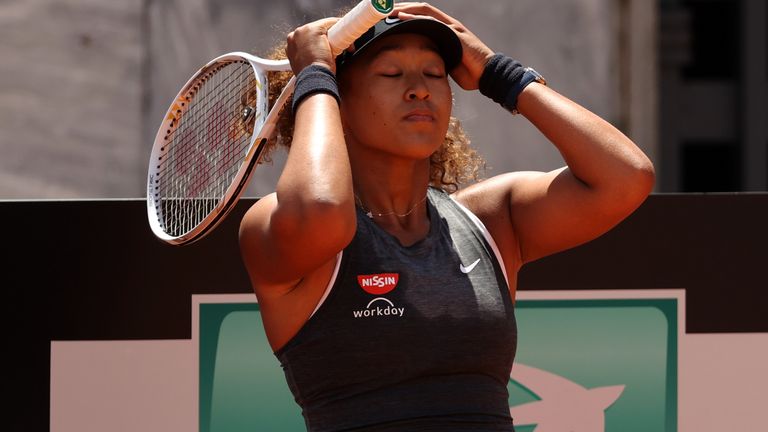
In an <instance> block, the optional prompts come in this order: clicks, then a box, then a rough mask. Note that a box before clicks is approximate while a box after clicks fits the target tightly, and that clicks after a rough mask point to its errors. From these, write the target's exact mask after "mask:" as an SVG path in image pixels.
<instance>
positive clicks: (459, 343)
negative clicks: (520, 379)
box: [275, 188, 517, 431]
mask: <svg viewBox="0 0 768 432" xmlns="http://www.w3.org/2000/svg"><path fill="white" fill-rule="evenodd" d="M428 196H429V199H428V200H427V211H428V215H429V218H430V230H429V233H428V234H427V236H426V237H425V238H424V239H423V240H421V241H419V242H418V243H415V244H413V245H411V246H408V247H403V246H402V245H401V244H400V243H399V241H398V240H397V239H396V238H395V237H393V236H392V235H390V234H389V233H387V232H386V231H384V230H382V229H381V228H379V227H378V226H377V225H376V224H374V223H373V221H372V220H370V219H369V218H368V217H366V216H365V215H364V214H363V213H362V212H361V211H358V218H357V233H356V234H355V237H354V239H353V240H352V242H351V243H350V245H349V246H348V247H347V248H346V249H345V250H344V251H343V253H342V257H341V262H340V264H339V266H338V270H337V273H336V275H335V279H334V281H333V282H332V285H331V288H330V291H329V292H327V293H326V294H327V296H326V297H325V298H324V300H323V301H322V303H321V305H320V306H319V307H318V309H317V310H316V311H315V313H314V314H313V315H312V317H311V318H310V319H309V320H308V321H307V322H306V324H305V325H304V326H303V327H302V328H301V330H300V331H299V332H298V333H297V334H296V335H295V336H294V337H293V338H292V339H291V340H290V341H289V342H288V343H287V344H286V345H285V346H284V347H283V348H281V349H280V350H278V351H277V352H275V355H276V356H277V358H278V359H279V360H280V363H281V365H282V367H283V369H284V372H285V376H286V379H287V381H288V386H289V387H290V389H291V391H292V392H293V395H294V397H295V398H296V402H297V403H298V404H299V405H300V406H301V408H302V414H303V416H304V419H305V422H306V425H307V429H308V430H310V431H339V430H375V431H405V430H450V431H463V430H468V431H469V430H472V431H483V430H485V431H513V430H514V428H513V427H512V419H511V417H510V415H509V405H508V402H507V399H508V397H509V396H508V393H507V382H508V380H509V373H510V370H511V368H512V362H513V360H514V356H515V349H516V345H517V328H516V323H515V315H514V308H513V304H512V301H511V298H510V294H509V289H508V286H507V283H506V279H505V276H504V272H503V270H502V266H501V264H500V262H499V260H498V259H497V257H496V255H495V254H494V251H493V249H492V246H491V244H489V242H488V240H486V238H485V237H484V235H483V231H482V230H481V227H480V226H478V225H479V224H480V222H479V220H477V222H473V220H472V219H471V218H473V217H474V215H471V213H469V211H468V210H466V209H464V208H463V207H461V206H460V205H459V204H458V203H456V202H455V201H454V200H452V199H451V198H450V197H449V196H448V195H447V194H446V193H445V192H443V191H440V190H438V189H434V188H430V190H429V192H428Z"/></svg>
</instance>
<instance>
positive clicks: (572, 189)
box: [395, 3, 654, 267]
mask: <svg viewBox="0 0 768 432" xmlns="http://www.w3.org/2000/svg"><path fill="white" fill-rule="evenodd" d="M395 10H396V11H397V12H398V13H399V15H400V16H401V17H402V18H404V19H408V18H410V17H413V16H417V15H427V16H431V17H433V18H436V19H439V20H441V21H443V22H444V23H446V24H448V25H449V26H451V27H452V28H453V29H454V31H455V32H456V34H457V35H458V36H459V39H461V41H462V46H463V48H464V54H463V57H462V62H461V64H460V65H459V66H458V67H456V68H455V69H454V70H452V71H451V76H452V77H453V78H454V80H455V81H456V82H457V83H458V84H459V85H460V86H461V87H462V88H464V89H465V90H473V89H477V88H478V87H479V80H480V76H481V75H482V72H483V69H484V67H485V65H486V64H487V62H488V60H489V59H490V58H491V57H492V56H493V54H494V52H493V51H492V50H491V49H490V48H488V47H487V46H486V45H485V44H483V42H482V41H480V40H479V39H478V38H477V37H476V36H475V35H474V34H472V32H470V31H469V30H468V29H467V28H466V27H464V25H462V24H461V22H459V21H458V20H456V19H455V18H453V17H451V16H449V15H447V14H445V13H444V12H442V11H440V10H438V9H437V8H435V7H433V6H431V5H429V4H426V3H400V4H398V5H397V6H396V8H395ZM517 109H518V110H519V111H520V112H521V113H522V114H523V115H524V116H525V117H526V118H527V119H528V120H529V121H530V122H531V123H533V124H534V125H535V126H536V127H537V128H538V129H539V130H540V131H541V132H542V133H543V134H544V135H545V136H546V137H547V138H548V139H549V140H550V141H551V142H552V144H554V145H555V147H557V149H558V150H559V151H560V153H561V154H562V156H563V158H564V159H565V162H566V164H567V167H564V168H561V169H558V170H555V171H552V172H548V173H539V172H517V173H508V174H503V175H501V176H498V177H496V178H493V179H489V180H487V181H484V182H481V183H478V184H476V185H473V186H471V187H469V188H467V189H465V190H462V191H460V192H459V193H457V195H456V196H457V199H459V200H460V201H461V202H463V203H465V204H466V205H467V206H468V207H469V208H470V209H472V210H473V211H474V212H476V214H477V215H478V216H480V218H481V219H483V221H484V222H485V223H486V225H488V227H489V229H490V230H491V232H492V234H493V235H494V238H496V239H497V241H501V242H503V243H504V246H503V247H502V249H504V250H506V251H507V255H508V258H510V261H512V262H515V263H516V264H515V267H517V266H519V265H521V264H523V263H526V262H530V261H533V260H535V259H537V258H541V257H543V256H546V255H549V254H552V253H555V252H557V251H561V250H564V249H567V248H570V247H573V246H576V245H578V244H581V243H584V242H586V241H589V240H591V239H594V238H595V237H597V236H599V235H600V234H602V233H604V232H606V231H607V230H609V229H610V228H611V227H613V226H615V225H616V224H617V223H619V222H620V221H621V220H622V219H624V218H625V217H626V216H628V215H629V214H630V213H631V212H632V211H633V210H635V209H636V208H637V207H638V206H639V205H640V204H641V203H642V202H643V200H644V199H645V198H646V196H647V195H648V194H649V193H650V191H651V189H652V187H653V183H654V170H653V165H652V164H651V162H650V161H649V160H648V158H647V157H646V156H645V155H644V154H643V152H642V151H641V150H640V149H639V148H638V147H637V146H636V145H635V144H634V143H633V142H632V141H631V140H630V139H629V138H627V137H626V136H625V135H624V134H622V133H621V132H620V131H618V130H617V129H616V128H614V127H613V126H611V125H610V124H609V123H608V122H606V121H605V120H603V119H601V118H600V117H598V116H597V115H595V114H593V113H591V112H590V111H588V110H587V109H585V108H583V107H581V106H579V105H578V104H576V103H574V102H573V101H571V100H569V99H567V98H566V97H564V96H562V95H560V94H558V93H557V92H556V91H554V90H552V89H550V88H548V87H546V86H544V85H541V84H538V83H533V84H530V85H529V86H528V87H526V88H525V90H524V91H523V92H522V93H521V94H520V95H519V97H518V100H517ZM508 151H514V149H513V148H510V149H509V150H508Z"/></svg>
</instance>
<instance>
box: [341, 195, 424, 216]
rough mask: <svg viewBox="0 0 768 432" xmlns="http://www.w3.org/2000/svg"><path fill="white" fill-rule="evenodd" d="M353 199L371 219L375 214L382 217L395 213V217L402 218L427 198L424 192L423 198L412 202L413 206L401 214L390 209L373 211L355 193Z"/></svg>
mask: <svg viewBox="0 0 768 432" xmlns="http://www.w3.org/2000/svg"><path fill="white" fill-rule="evenodd" d="M355 200H356V201H357V205H359V206H360V208H361V209H362V210H363V211H364V212H365V215H366V216H368V217H369V218H370V219H373V217H374V216H376V217H384V216H392V215H395V216H397V217H400V218H402V217H406V216H408V215H409V214H411V213H413V211H414V210H416V208H417V207H418V206H420V205H421V204H422V203H423V202H424V201H426V200H427V195H426V194H425V195H424V198H422V199H421V200H420V201H419V202H417V203H416V204H414V205H413V207H411V208H410V210H408V211H407V212H405V213H403V214H399V213H397V212H394V211H391V212H389V213H374V212H373V211H371V210H370V209H369V208H368V207H366V206H365V204H363V200H361V199H360V197H359V196H357V194H355Z"/></svg>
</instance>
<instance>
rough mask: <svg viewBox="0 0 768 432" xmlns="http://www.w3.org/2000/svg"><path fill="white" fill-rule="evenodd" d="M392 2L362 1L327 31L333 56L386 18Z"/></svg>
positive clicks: (379, 0)
mask: <svg viewBox="0 0 768 432" xmlns="http://www.w3.org/2000/svg"><path fill="white" fill-rule="evenodd" d="M394 3H395V2H394V0H362V1H361V2H360V3H358V4H357V6H355V7H354V8H352V10H351V11H349V12H347V14H346V15H344V16H343V17H342V18H341V19H340V20H339V21H337V22H336V24H334V25H333V27H331V28H330V29H328V42H329V43H330V44H331V50H333V56H334V57H336V56H338V55H339V54H341V52H342V51H344V50H345V49H347V48H348V47H349V46H350V45H352V43H353V42H354V41H355V39H357V38H358V37H360V36H361V35H362V34H363V33H365V32H366V30H368V29H369V28H371V27H372V26H373V25H374V24H376V23H377V22H379V21H380V20H381V19H383V18H384V17H386V16H387V15H388V14H389V13H390V12H392V8H393V7H394Z"/></svg>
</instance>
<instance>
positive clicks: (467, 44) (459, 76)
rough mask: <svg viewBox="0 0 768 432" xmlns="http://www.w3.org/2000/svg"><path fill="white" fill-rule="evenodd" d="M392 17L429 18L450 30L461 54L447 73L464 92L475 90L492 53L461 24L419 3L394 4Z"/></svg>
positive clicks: (405, 18) (425, 4)
mask: <svg viewBox="0 0 768 432" xmlns="http://www.w3.org/2000/svg"><path fill="white" fill-rule="evenodd" d="M392 16H397V17H398V18H400V19H402V20H408V19H411V18H421V17H430V18H434V19H436V20H439V21H442V22H443V23H445V24H446V25H448V26H449V27H450V28H452V29H453V31H454V32H456V35H457V36H458V37H459V40H461V45H462V48H463V54H462V57H461V63H459V64H458V65H457V66H456V67H455V68H453V70H451V71H448V72H449V73H450V75H451V77H453V80H454V81H456V83H457V84H458V85H459V86H461V88H463V89H464V90H476V89H477V88H478V87H479V85H480V84H479V83H480V75H482V74H483V69H484V68H485V65H486V63H488V60H490V58H491V57H492V56H493V55H494V52H493V51H492V50H491V49H490V48H488V46H487V45H485V44H484V43H483V42H482V41H481V40H480V39H479V38H478V37H477V36H475V35H474V33H472V32H471V31H469V29H467V28H466V27H465V26H464V25H463V24H462V23H461V22H459V21H458V20H457V19H455V18H453V17H452V16H450V15H448V14H446V13H445V12H443V11H441V10H440V9H438V8H436V7H434V6H432V5H430V4H428V3H421V2H403V3H396V4H395V8H394V10H393V11H392Z"/></svg>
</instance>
